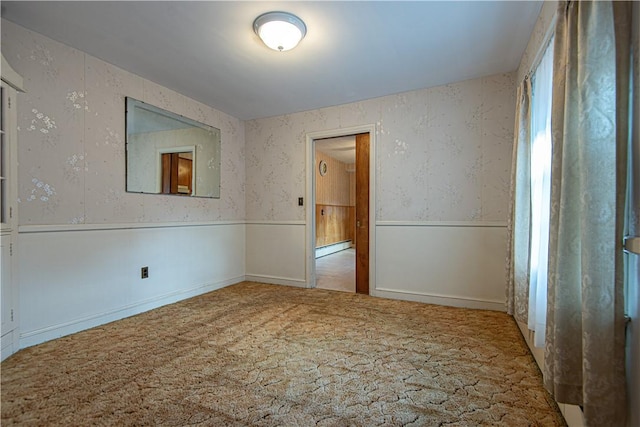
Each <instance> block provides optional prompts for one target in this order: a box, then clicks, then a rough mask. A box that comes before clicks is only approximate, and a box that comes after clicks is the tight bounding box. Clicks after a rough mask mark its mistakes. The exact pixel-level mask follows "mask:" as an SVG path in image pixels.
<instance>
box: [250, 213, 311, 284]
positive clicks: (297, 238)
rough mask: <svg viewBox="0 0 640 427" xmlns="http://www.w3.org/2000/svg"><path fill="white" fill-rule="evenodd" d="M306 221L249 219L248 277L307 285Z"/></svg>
mask: <svg viewBox="0 0 640 427" xmlns="http://www.w3.org/2000/svg"><path fill="white" fill-rule="evenodd" d="M305 236H306V235H305V223H304V222H300V221H291V222H269V221H263V222H252V221H248V222H247V243H246V247H247V261H246V264H247V273H246V278H247V280H253V281H257V282H264V283H273V284H278V285H290V286H300V287H306V286H307V283H306V276H305V273H306V272H305V248H306V245H305Z"/></svg>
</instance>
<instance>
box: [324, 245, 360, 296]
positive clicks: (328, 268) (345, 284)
mask: <svg viewBox="0 0 640 427" xmlns="http://www.w3.org/2000/svg"><path fill="white" fill-rule="evenodd" d="M316 287H317V288H319V289H329V290H333V291H343V292H355V291H356V250H355V249H345V250H343V251H340V252H336V253H334V254H331V255H325V256H323V257H320V258H316Z"/></svg>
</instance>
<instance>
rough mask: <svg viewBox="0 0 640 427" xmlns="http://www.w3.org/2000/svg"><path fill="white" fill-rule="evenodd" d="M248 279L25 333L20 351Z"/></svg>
mask: <svg viewBox="0 0 640 427" xmlns="http://www.w3.org/2000/svg"><path fill="white" fill-rule="evenodd" d="M244 279H245V278H244V276H240V277H234V278H231V279H227V280H223V281H220V282H216V283H209V284H205V285H202V286H198V287H195V288H191V289H186V290H180V291H176V292H171V293H169V294H165V295H161V296H158V297H154V298H150V299H148V300H146V301H141V302H139V303H136V304H131V305H128V306H125V307H121V308H118V309H116V310H110V311H108V312H104V313H98V314H94V315H91V316H87V317H84V318H81V319H75V320H73V321H70V322H66V323H61V324H57V325H51V326H48V327H46V328H42V329H38V330H34V331H28V332H24V333H21V334H20V348H21V349H22V348H26V347H31V346H33V345H37V344H41V343H43V342H46V341H50V340H52V339H56V338H60V337H63V336H65V335H70V334H73V333H76V332H79V331H83V330H85V329H89V328H93V327H96V326H100V325H104V324H106V323H109V322H113V321H116V320H120V319H124V318H126V317H130V316H134V315H136V314H140V313H144V312H145V311H149V310H153V309H154V308H158V307H162V306H164V305H167V304H172V303H174V302H178V301H181V300H185V299H188V298H192V297H195V296H198V295H202V294H206V293H207V292H211V291H215V290H217V289H222V288H224V287H226V286H230V285H233V284H236V283H240V282H242V281H244Z"/></svg>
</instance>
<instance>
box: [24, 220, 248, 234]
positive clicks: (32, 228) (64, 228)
mask: <svg viewBox="0 0 640 427" xmlns="http://www.w3.org/2000/svg"><path fill="white" fill-rule="evenodd" d="M222 225H245V222H244V221H233V220H231V221H202V222H156V223H148V222H147V223H135V222H134V223H122V224H59V225H21V226H19V227H18V232H19V233H22V234H26V233H50V232H68V231H100V230H129V229H140V228H176V227H210V226H222Z"/></svg>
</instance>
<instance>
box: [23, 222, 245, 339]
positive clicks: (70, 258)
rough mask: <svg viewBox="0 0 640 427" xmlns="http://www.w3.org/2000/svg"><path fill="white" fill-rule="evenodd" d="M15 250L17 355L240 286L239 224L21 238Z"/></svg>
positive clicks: (241, 228)
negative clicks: (145, 273) (145, 270)
mask: <svg viewBox="0 0 640 427" xmlns="http://www.w3.org/2000/svg"><path fill="white" fill-rule="evenodd" d="M19 243H20V244H19V248H20V263H19V264H20V267H19V271H20V276H19V277H20V347H21V348H24V347H28V346H31V345H35V344H38V343H41V342H44V341H48V340H50V339H54V338H58V337H61V336H63V335H67V334H71V333H74V332H77V331H80V330H83V329H87V328H90V327H93V326H97V325H100V324H104V323H107V322H110V321H113V320H117V319H121V318H124V317H127V316H131V315H134V314H137V313H141V312H144V311H147V310H150V309H153V308H157V307H160V306H162V305H165V304H169V303H172V302H175V301H179V300H182V299H185V298H189V297H192V296H195V295H199V294H202V293H206V292H209V291H211V290H214V289H218V288H221V287H224V286H227V285H230V284H233V283H237V282H240V281H242V280H244V271H245V264H244V262H245V247H244V243H245V226H244V224H243V223H237V224H219V225H218V224H213V225H211V224H210V225H196V226H184V225H182V226H164V227H151V228H147V227H141V228H126V227H125V228H121V229H118V228H114V229H95V230H87V229H79V230H73V229H69V230H66V231H56V230H55V229H53V231H33V232H30V231H26V232H21V233H20V234H19ZM143 266H147V267H149V278H147V279H142V278H141V275H140V269H141V267H143Z"/></svg>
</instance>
